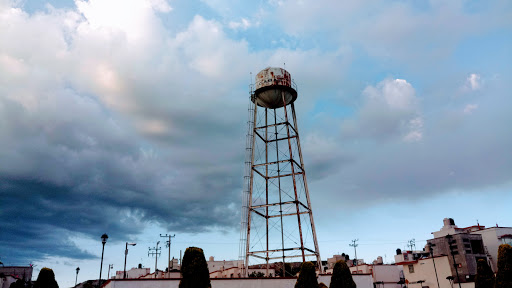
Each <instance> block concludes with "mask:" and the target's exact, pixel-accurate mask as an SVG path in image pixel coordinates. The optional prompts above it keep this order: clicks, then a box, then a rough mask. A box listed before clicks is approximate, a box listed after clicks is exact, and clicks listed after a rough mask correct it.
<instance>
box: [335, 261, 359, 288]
mask: <svg viewBox="0 0 512 288" xmlns="http://www.w3.org/2000/svg"><path fill="white" fill-rule="evenodd" d="M329 288H356V283H355V282H354V279H352V274H351V273H350V269H348V266H347V263H345V261H343V260H339V261H337V262H336V264H335V265H334V269H333V271H332V276H331V284H330V285H329Z"/></svg>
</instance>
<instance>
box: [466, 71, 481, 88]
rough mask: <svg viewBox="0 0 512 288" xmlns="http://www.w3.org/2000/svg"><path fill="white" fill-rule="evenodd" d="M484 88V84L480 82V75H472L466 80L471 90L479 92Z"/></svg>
mask: <svg viewBox="0 0 512 288" xmlns="http://www.w3.org/2000/svg"><path fill="white" fill-rule="evenodd" d="M481 86H482V82H481V80H480V75H478V74H474V73H473V74H471V75H469V76H468V78H467V79H466V87H467V89H469V90H473V91H474V90H478V89H480V87H481Z"/></svg>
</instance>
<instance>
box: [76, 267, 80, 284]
mask: <svg viewBox="0 0 512 288" xmlns="http://www.w3.org/2000/svg"><path fill="white" fill-rule="evenodd" d="M78 272H80V267H76V278H75V287H76V283H77V282H76V281H77V280H78Z"/></svg>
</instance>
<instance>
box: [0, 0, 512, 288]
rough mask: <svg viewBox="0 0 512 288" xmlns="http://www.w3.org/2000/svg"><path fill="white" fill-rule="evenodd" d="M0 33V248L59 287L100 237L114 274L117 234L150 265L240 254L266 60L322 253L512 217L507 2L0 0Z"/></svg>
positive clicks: (90, 274) (401, 243) (510, 9)
mask: <svg viewBox="0 0 512 288" xmlns="http://www.w3.org/2000/svg"><path fill="white" fill-rule="evenodd" d="M0 43H1V45H0V159H2V161H0V196H1V200H2V201H0V228H1V229H0V230H1V231H2V233H0V259H1V261H2V262H3V263H4V264H6V265H26V264H28V263H34V264H35V265H36V274H35V276H37V273H38V269H40V268H42V267H45V266H47V267H51V268H53V269H54V270H55V272H56V276H57V280H58V281H59V284H60V286H61V287H69V286H72V285H73V284H74V276H75V268H76V267H77V266H80V268H81V270H80V274H79V280H82V281H83V280H85V279H94V278H96V277H98V274H99V271H98V270H99V257H100V256H101V244H100V239H99V238H100V236H101V235H102V234H103V233H105V232H106V233H108V234H109V237H110V238H109V242H108V243H107V247H106V251H105V265H104V267H107V264H114V269H115V270H120V269H122V264H123V260H124V259H123V256H124V254H123V250H124V242H125V241H135V242H137V243H138V244H137V246H135V247H132V248H130V254H129V258H128V259H129V261H128V266H129V267H133V266H136V264H138V263H142V264H143V265H144V266H146V267H152V269H153V268H154V267H153V265H154V259H153V258H149V257H148V255H147V251H148V250H147V248H148V247H154V246H155V244H156V241H158V240H161V241H163V238H160V237H159V234H160V233H163V234H165V233H172V234H176V238H174V239H173V246H172V255H173V256H174V257H179V251H180V250H185V249H186V247H189V246H191V245H196V246H199V247H202V248H204V249H205V253H206V256H215V257H216V258H217V259H226V260H228V259H234V258H237V257H238V241H239V231H238V229H239V222H240V205H241V203H240V199H241V198H240V196H241V195H240V192H241V189H242V180H243V178H242V177H243V175H242V174H243V159H244V149H245V147H244V142H245V141H244V138H245V133H246V126H245V123H246V119H247V105H248V85H249V84H250V83H251V76H250V75H251V74H250V73H252V75H255V74H256V73H257V72H258V71H260V70H261V69H264V68H265V67H267V66H284V65H286V69H287V70H288V71H289V72H290V73H291V75H292V77H293V78H294V80H295V82H296V83H297V85H298V92H299V97H298V100H297V102H296V109H297V114H298V124H299V127H300V129H301V131H300V132H301V146H302V148H303V155H304V161H305V165H306V171H307V173H308V184H309V189H310V194H311V200H312V206H313V209H314V217H315V224H316V226H317V234H318V238H319V246H320V252H321V255H322V258H323V259H326V258H327V257H330V256H331V255H333V254H335V253H338V252H339V253H343V252H345V253H349V254H350V255H353V250H352V249H351V247H349V246H348V244H349V243H350V241H351V240H352V239H359V244H360V246H359V247H358V248H359V249H358V252H357V254H358V256H359V258H363V259H365V260H366V261H368V262H371V261H372V260H373V259H375V258H376V257H377V256H385V259H386V260H387V262H391V261H392V259H393V254H394V252H395V249H396V248H404V247H405V245H406V244H407V242H408V241H409V240H410V239H412V238H415V239H416V243H417V247H421V246H423V245H424V243H425V241H424V240H426V239H428V238H429V237H431V234H430V233H431V232H432V231H435V230H438V229H439V228H440V227H441V226H442V219H443V218H445V217H452V218H454V219H455V222H456V224H458V225H459V226H461V227H465V226H470V225H474V224H475V223H476V221H477V219H478V221H479V222H480V224H482V225H486V226H493V225H496V223H498V224H499V225H501V226H511V225H512V223H511V222H510V219H512V218H511V216H512V214H511V213H512V212H510V209H509V208H508V206H507V204H508V203H512V198H511V193H510V190H511V188H512V153H510V147H512V133H511V132H510V128H509V127H508V126H509V125H508V123H512V114H511V113H510V112H509V107H511V106H512V105H511V104H512V98H510V90H511V88H512V87H511V84H510V83H512V68H511V67H512V66H511V65H510V64H511V63H512V56H511V54H512V53H510V51H512V4H511V3H510V2H509V1H463V0H455V1H437V0H431V1H369V0H368V1H366V0H364V1H309V0H302V1H286V0H282V1H281V0H268V1H250V2H247V3H242V2H241V1H232V0H225V1H220V0H204V1H178V0H169V1H166V0H131V1H120V0H108V1H107V0H101V1H99V0H82V1H63V0H61V1H39V0H38V1H9V0H0ZM285 63H286V64H285ZM165 255H167V254H166V253H163V254H162V257H163V259H165V257H166V256H165ZM164 265H165V264H164V261H159V267H160V268H162V267H163V266H164ZM106 271H107V270H106V269H104V271H103V275H105V274H106V273H107V272H106Z"/></svg>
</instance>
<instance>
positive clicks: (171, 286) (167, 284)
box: [103, 275, 373, 288]
mask: <svg viewBox="0 0 512 288" xmlns="http://www.w3.org/2000/svg"><path fill="white" fill-rule="evenodd" d="M353 278H354V282H356V285H357V288H373V282H372V277H371V275H354V276H353ZM296 282H297V279H295V278H284V279H282V278H259V279H255V278H245V279H211V283H212V288H294V286H295V283H296ZM320 282H323V283H324V284H325V285H327V286H329V284H330V283H331V275H320V276H319V277H318V283H320ZM179 283H180V279H129V280H110V281H109V282H108V283H106V284H105V285H103V287H104V288H178V286H179Z"/></svg>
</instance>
